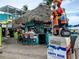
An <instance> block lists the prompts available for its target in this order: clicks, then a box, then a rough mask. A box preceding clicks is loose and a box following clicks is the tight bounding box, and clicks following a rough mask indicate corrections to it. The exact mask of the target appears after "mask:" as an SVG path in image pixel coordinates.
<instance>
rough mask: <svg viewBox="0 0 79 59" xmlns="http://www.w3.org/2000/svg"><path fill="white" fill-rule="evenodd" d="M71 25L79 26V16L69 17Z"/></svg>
mask: <svg viewBox="0 0 79 59" xmlns="http://www.w3.org/2000/svg"><path fill="white" fill-rule="evenodd" d="M68 18H69V24H71V25H75V24H79V16H69V17H68Z"/></svg>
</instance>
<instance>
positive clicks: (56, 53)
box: [47, 45, 66, 59]
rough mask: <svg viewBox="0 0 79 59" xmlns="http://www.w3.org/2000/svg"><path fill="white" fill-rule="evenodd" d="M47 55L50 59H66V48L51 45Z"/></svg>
mask: <svg viewBox="0 0 79 59" xmlns="http://www.w3.org/2000/svg"><path fill="white" fill-rule="evenodd" d="M47 55H48V56H47V58H48V59H66V48H63V47H60V46H56V45H49V46H48V51H47Z"/></svg>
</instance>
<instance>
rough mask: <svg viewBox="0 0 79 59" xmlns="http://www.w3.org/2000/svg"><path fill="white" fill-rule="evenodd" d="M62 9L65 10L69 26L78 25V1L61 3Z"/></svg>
mask: <svg viewBox="0 0 79 59" xmlns="http://www.w3.org/2000/svg"><path fill="white" fill-rule="evenodd" d="M62 7H63V8H65V9H66V14H67V17H68V18H69V24H71V25H75V24H79V0H66V1H63V4H62Z"/></svg>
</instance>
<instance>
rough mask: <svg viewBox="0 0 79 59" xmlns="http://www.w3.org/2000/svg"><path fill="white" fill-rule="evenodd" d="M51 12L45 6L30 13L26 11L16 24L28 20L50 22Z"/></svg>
mask: <svg viewBox="0 0 79 59" xmlns="http://www.w3.org/2000/svg"><path fill="white" fill-rule="evenodd" d="M50 14H51V10H50V8H49V6H47V5H40V6H38V7H37V8H36V9H34V10H32V11H27V12H26V13H25V14H24V15H23V16H22V17H21V18H19V19H18V20H17V22H18V23H19V22H27V21H30V20H33V19H35V20H41V21H43V20H50Z"/></svg>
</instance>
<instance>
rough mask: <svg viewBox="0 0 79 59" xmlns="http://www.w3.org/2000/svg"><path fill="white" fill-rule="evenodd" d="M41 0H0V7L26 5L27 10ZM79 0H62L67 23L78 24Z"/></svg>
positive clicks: (20, 6) (34, 6)
mask: <svg viewBox="0 0 79 59" xmlns="http://www.w3.org/2000/svg"><path fill="white" fill-rule="evenodd" d="M42 2H43V0H0V7H1V6H5V5H11V6H14V7H17V8H19V9H21V8H22V6H23V5H27V6H28V9H29V10H32V9H34V8H36V7H37V6H38V5H39V4H40V3H42ZM78 6H79V0H64V1H63V3H62V7H63V8H65V9H66V14H67V17H68V18H69V24H72V25H75V24H79V7H78Z"/></svg>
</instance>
